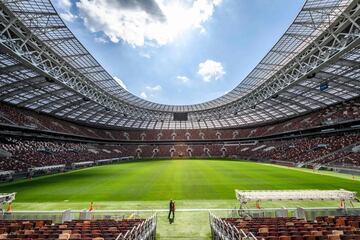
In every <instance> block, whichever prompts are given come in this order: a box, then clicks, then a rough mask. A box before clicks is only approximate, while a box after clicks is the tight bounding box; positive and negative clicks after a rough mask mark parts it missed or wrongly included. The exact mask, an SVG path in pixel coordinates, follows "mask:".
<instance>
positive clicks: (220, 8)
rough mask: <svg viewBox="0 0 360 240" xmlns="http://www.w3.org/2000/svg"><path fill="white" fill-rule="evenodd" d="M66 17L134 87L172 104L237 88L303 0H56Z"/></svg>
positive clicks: (105, 64)
mask: <svg viewBox="0 0 360 240" xmlns="http://www.w3.org/2000/svg"><path fill="white" fill-rule="evenodd" d="M52 3H53V4H54V6H55V8H56V9H57V11H58V12H59V14H60V16H61V17H62V19H63V20H64V22H65V24H66V25H67V26H68V27H69V28H70V30H71V31H72V32H73V33H74V34H75V36H76V37H77V38H78V39H79V40H80V42H81V43H82V44H83V45H84V46H85V47H86V48H87V49H88V51H89V52H90V53H91V54H92V55H93V56H94V57H95V58H96V59H97V60H98V61H99V63H100V64H101V65H102V66H103V67H104V68H105V69H106V70H107V71H108V72H109V73H110V74H111V75H112V76H113V77H114V79H115V80H116V81H117V82H118V83H119V84H120V85H122V86H123V87H124V88H126V89H127V90H128V91H129V92H131V93H132V94H134V95H136V96H138V97H141V98H143V99H146V100H149V101H152V102H157V103H163V104H170V105H187V104H195V103H202V102H205V101H209V100H212V99H215V98H217V97H220V96H222V95H224V94H225V93H227V92H228V91H231V90H232V89H233V88H235V87H236V86H237V85H238V84H239V83H240V82H241V81H242V80H243V79H244V78H245V77H246V75H247V74H249V73H250V71H251V70H252V69H253V68H254V67H255V66H256V64H257V63H259V62H260V61H261V59H262V58H263V57H264V56H265V55H266V53H267V52H268V51H269V50H270V49H271V47H272V46H273V45H274V44H275V43H276V42H277V40H278V39H279V38H280V37H281V36H282V34H283V33H284V32H285V31H286V29H287V28H288V27H289V25H290V24H291V22H292V21H293V20H294V18H295V17H296V15H297V13H298V12H299V11H300V9H301V7H302V6H303V4H304V0H291V1H289V0H52Z"/></svg>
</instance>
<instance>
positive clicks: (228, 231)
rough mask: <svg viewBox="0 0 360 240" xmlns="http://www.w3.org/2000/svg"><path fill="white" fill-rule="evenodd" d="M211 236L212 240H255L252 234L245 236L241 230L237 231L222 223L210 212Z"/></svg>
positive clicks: (230, 225)
mask: <svg viewBox="0 0 360 240" xmlns="http://www.w3.org/2000/svg"><path fill="white" fill-rule="evenodd" d="M209 221H210V228H211V235H212V239H213V240H234V239H236V240H257V238H256V237H255V236H254V235H253V234H252V233H248V234H246V233H245V232H244V231H243V230H241V229H237V228H236V227H235V226H234V225H232V224H230V223H228V222H226V221H223V220H222V219H220V218H218V217H217V216H215V215H214V214H212V213H211V212H210V213H209Z"/></svg>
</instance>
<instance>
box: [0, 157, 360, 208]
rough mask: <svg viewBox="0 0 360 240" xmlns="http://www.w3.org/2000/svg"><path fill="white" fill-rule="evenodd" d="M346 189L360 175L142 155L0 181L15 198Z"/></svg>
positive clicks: (151, 197) (201, 196) (224, 195)
mask: <svg viewBox="0 0 360 240" xmlns="http://www.w3.org/2000/svg"><path fill="white" fill-rule="evenodd" d="M340 188H343V189H346V190H351V191H357V192H360V184H359V182H358V181H354V180H351V179H345V178H338V177H335V176H326V175H319V174H313V173H311V172H304V171H298V170H292V169H290V168H289V169H287V168H280V167H275V166H272V165H266V164H258V163H254V162H245V161H224V160H161V161H140V162H130V163H123V164H117V165H106V166H100V167H94V168H89V169H82V170H77V171H73V172H67V173H64V174H57V175H53V176H45V177H39V178H35V179H33V180H32V181H28V180H25V181H19V182H15V183H10V184H2V185H0V192H17V196H16V202H17V203H21V202H57V203H64V201H66V202H90V201H95V202H96V201H98V202H106V201H111V202H116V201H161V200H168V199H171V198H173V199H177V200H231V199H235V194H234V189H244V190H257V189H259V190H262V189H263V190H274V189H340Z"/></svg>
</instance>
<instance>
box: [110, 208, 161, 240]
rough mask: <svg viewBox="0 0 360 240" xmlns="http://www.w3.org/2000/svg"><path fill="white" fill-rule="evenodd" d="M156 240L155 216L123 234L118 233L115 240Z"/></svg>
mask: <svg viewBox="0 0 360 240" xmlns="http://www.w3.org/2000/svg"><path fill="white" fill-rule="evenodd" d="M155 239H156V214H154V215H152V216H151V217H150V218H148V219H146V221H144V222H142V223H141V224H140V225H138V226H135V227H133V228H132V229H131V230H130V231H127V232H126V233H125V234H122V233H120V234H119V236H118V237H117V238H116V239H115V240H155Z"/></svg>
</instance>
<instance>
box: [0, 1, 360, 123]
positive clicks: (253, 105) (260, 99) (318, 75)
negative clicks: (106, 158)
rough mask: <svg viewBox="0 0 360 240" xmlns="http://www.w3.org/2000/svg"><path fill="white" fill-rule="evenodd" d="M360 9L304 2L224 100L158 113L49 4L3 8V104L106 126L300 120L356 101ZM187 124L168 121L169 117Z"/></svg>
mask: <svg viewBox="0 0 360 240" xmlns="http://www.w3.org/2000/svg"><path fill="white" fill-rule="evenodd" d="M359 13H360V3H359V1H357V0H307V1H306V3H305V4H304V6H303V8H302V10H301V11H300V13H299V14H298V16H297V17H296V18H295V20H294V22H293V23H292V24H291V25H290V27H289V28H288V30H287V31H286V33H285V34H284V35H283V36H282V37H281V38H280V39H279V41H278V42H277V43H276V44H275V46H274V47H273V48H272V49H271V50H270V52H269V53H268V54H267V55H266V56H265V57H264V58H263V59H262V60H261V62H260V63H259V64H258V65H257V66H256V67H255V68H254V69H253V71H252V72H251V73H250V74H249V75H248V76H247V77H246V78H245V79H239V82H240V84H239V85H238V86H237V87H236V88H235V89H233V90H232V91H230V92H229V93H227V94H225V95H224V96H222V97H219V98H217V99H214V100H212V101H208V102H204V103H201V104H193V105H184V106H179V105H176V106H175V105H164V104H157V103H153V102H149V101H146V100H143V99H141V98H138V97H136V96H135V95H133V94H131V93H129V92H128V91H126V90H125V89H123V88H122V87H121V86H120V85H119V84H118V83H117V82H116V81H115V80H114V79H113V78H112V77H111V75H110V74H109V73H108V72H107V71H106V70H105V69H104V68H103V67H102V66H100V64H99V63H98V62H97V61H96V59H95V58H94V57H93V56H92V55H91V54H90V53H89V52H88V51H87V50H86V49H85V48H84V47H83V45H82V44H81V43H80V42H79V40H78V39H77V38H76V37H75V36H74V35H73V34H72V32H71V31H70V30H69V29H68V28H67V27H66V25H65V24H64V22H63V21H62V19H61V18H60V17H59V15H58V13H57V12H56V11H55V9H54V7H53V6H52V4H51V2H50V0H27V1H19V0H3V1H1V2H0V19H1V24H0V31H1V37H0V92H1V94H0V101H3V102H7V103H11V104H15V105H18V106H21V107H25V108H29V109H33V110H36V111H39V112H44V113H47V114H50V115H53V116H56V117H60V118H64V119H68V120H72V121H78V122H84V123H88V124H94V125H105V126H110V127H114V126H116V127H129V128H143V129H192V128H222V127H235V126H245V125H250V124H258V123H264V122H269V121H274V120H278V119H284V118H288V117H291V116H296V115H299V114H302V113H305V112H309V111H313V110H315V109H318V108H322V107H326V106H327V105H330V104H334V103H337V102H341V101H344V100H347V99H351V98H353V97H356V96H358V95H359V93H360V81H359V79H360V72H359V71H360V70H359V66H360V49H359V43H360V34H359V32H360V26H359V25H360V19H359ZM175 112H183V113H186V114H187V117H188V120H187V121H174V119H173V118H174V113H175Z"/></svg>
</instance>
